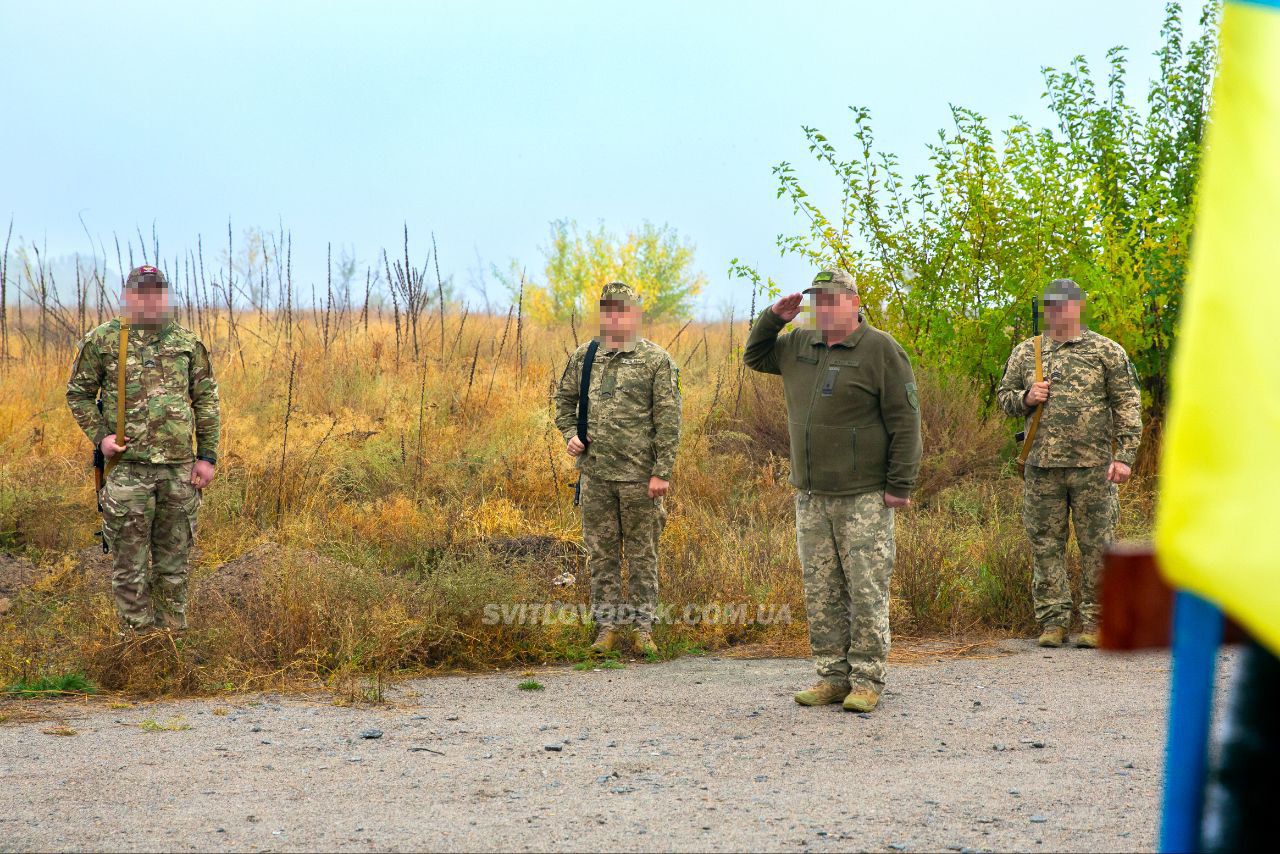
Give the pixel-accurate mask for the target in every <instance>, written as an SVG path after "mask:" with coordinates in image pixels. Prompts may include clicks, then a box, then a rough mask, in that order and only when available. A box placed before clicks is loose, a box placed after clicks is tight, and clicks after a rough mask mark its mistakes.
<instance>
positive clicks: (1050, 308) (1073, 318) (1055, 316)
mask: <svg viewBox="0 0 1280 854" xmlns="http://www.w3.org/2000/svg"><path fill="white" fill-rule="evenodd" d="M1080 306H1081V302H1080V300H1046V301H1045V304H1044V322H1045V323H1047V324H1049V325H1050V326H1054V327H1059V328H1061V327H1064V326H1072V325H1074V324H1076V323H1079V322H1080Z"/></svg>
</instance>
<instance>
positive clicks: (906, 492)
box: [884, 486, 911, 499]
mask: <svg viewBox="0 0 1280 854" xmlns="http://www.w3.org/2000/svg"><path fill="white" fill-rule="evenodd" d="M884 491H885V492H887V493H889V494H890V495H892V496H893V497H894V498H903V499H906V498H910V497H911V487H909V486H885V488H884Z"/></svg>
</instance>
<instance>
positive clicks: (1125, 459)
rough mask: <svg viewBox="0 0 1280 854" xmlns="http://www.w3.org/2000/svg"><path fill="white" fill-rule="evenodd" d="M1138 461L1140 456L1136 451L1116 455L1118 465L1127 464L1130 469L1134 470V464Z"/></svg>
mask: <svg viewBox="0 0 1280 854" xmlns="http://www.w3.org/2000/svg"><path fill="white" fill-rule="evenodd" d="M1137 460H1138V454H1137V452H1136V451H1135V452H1133V453H1119V454H1116V462H1118V463H1124V464H1125V465H1127V466H1128V467H1129V468H1133V464H1134V463H1135V462H1137Z"/></svg>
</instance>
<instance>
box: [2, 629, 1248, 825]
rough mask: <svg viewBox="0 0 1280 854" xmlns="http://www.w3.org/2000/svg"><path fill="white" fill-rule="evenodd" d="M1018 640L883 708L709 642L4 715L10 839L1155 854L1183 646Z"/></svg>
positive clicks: (925, 671) (899, 669) (795, 670)
mask: <svg viewBox="0 0 1280 854" xmlns="http://www.w3.org/2000/svg"><path fill="white" fill-rule="evenodd" d="M998 649H999V650H1000V651H1001V652H1003V653H1006V654H1004V655H1002V656H1000V657H990V658H980V659H979V658H964V659H956V660H949V661H943V662H936V663H931V664H927V665H913V666H901V665H899V666H894V667H892V668H891V672H890V680H891V681H890V686H889V690H888V692H887V693H886V695H885V698H884V700H883V702H882V704H881V706H880V709H879V710H878V711H877V712H875V713H874V714H872V715H857V714H853V713H849V712H844V711H842V710H841V709H840V708H839V707H838V706H835V707H826V708H819V709H807V708H802V707H800V706H797V705H796V704H795V703H794V702H792V700H791V696H790V695H791V693H792V692H793V691H794V690H796V689H798V688H800V687H805V686H807V685H808V684H809V683H810V682H811V681H812V680H811V671H810V670H809V665H808V664H807V663H806V662H804V661H801V660H794V659H764V660H741V659H729V658H714V657H707V658H684V659H680V660H677V661H672V662H666V663H662V664H637V663H631V664H629V665H628V666H627V668H626V669H624V670H605V671H594V672H577V671H574V670H573V669H570V668H563V667H554V668H544V669H540V670H538V672H537V674H536V678H537V679H538V680H539V681H540V682H541V683H543V684H544V685H545V689H544V690H541V691H521V690H517V688H516V685H517V683H519V682H520V681H521V679H522V678H524V677H523V674H521V673H517V672H503V673H495V674H486V675H475V676H449V677H438V678H433V679H424V680H419V681H414V682H410V683H405V684H403V685H400V686H398V688H397V689H396V693H395V696H394V698H393V702H392V703H391V704H390V705H387V706H378V707H369V708H340V707H335V706H332V705H327V704H326V703H325V701H324V700H323V699H320V698H307V697H277V696H273V695H264V696H257V697H243V696H241V697H235V698H228V699H225V700H222V701H217V700H198V701H197V700H190V701H181V702H166V703H150V704H138V705H134V706H132V707H129V708H123V709H120V708H110V707H108V706H107V705H106V704H105V703H103V702H95V703H93V704H90V705H88V706H79V705H77V706H74V710H73V711H71V712H70V713H69V715H68V716H67V717H66V718H64V719H63V720H62V721H61V723H63V724H65V726H66V727H68V728H69V730H71V731H74V733H75V734H74V735H70V734H68V735H63V736H59V735H53V734H48V732H46V731H49V732H52V731H54V730H55V729H56V726H57V723H58V722H50V721H47V720H46V721H43V722H27V723H10V724H7V725H4V726H0V779H2V780H3V781H4V783H3V786H0V850H3V851H28V850H84V849H107V850H127V851H135V850H136V851H142V850H164V851H186V850H200V851H208V850H213V851H262V850H278V851H294V850H316V849H319V850H342V851H348V850H414V849H447V850H476V849H483V850H489V849H517V850H529V849H574V850H584V849H587V850H643V849H654V848H659V849H681V850H705V849H714V850H744V849H747V850H749V849H762V848H763V849H783V850H812V851H825V850H849V849H862V850H873V851H875V850H896V851H915V850H948V849H950V850H956V851H959V850H964V849H973V850H984V849H990V850H1009V849H1018V850H1045V851H1087V850H1107V851H1127V850H1149V849H1151V848H1152V847H1153V845H1154V839H1155V825H1156V802H1157V797H1158V794H1159V783H1160V775H1161V768H1160V755H1161V750H1162V743H1163V722H1164V714H1163V708H1164V705H1165V702H1166V691H1167V682H1168V657H1167V655H1163V654H1144V655H1130V656H1113V655H1108V654H1104V653H1098V652H1091V651H1082V650H1075V649H1062V650H1040V649H1037V648H1036V647H1035V646H1033V645H1032V644H1031V643H1030V642H1022V641H1012V642H1005V643H1004V644H1002V645H1001V646H1000V647H999V648H998ZM1224 657H1229V655H1226V656H1224ZM1229 669H1230V668H1229V667H1225V666H1224V667H1222V668H1220V674H1221V675H1220V678H1221V679H1226V678H1227V677H1226V671H1228V670H1229ZM1220 693H1221V692H1220ZM64 708H65V707H64ZM0 711H3V707H0ZM144 722H153V723H154V724H155V725H158V726H159V727H173V728H172V729H167V728H161V729H158V730H157V729H156V726H152V725H146V726H144ZM182 727H189V728H185V729H183V728H182ZM149 730H150V731H149ZM379 733H380V735H379ZM365 736H376V737H365Z"/></svg>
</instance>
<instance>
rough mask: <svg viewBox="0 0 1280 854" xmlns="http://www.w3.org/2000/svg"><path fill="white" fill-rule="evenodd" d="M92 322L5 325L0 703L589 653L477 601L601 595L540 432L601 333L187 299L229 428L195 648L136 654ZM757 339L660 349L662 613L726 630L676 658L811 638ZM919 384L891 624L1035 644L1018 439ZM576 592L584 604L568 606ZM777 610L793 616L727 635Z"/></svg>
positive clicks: (554, 446)
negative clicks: (19, 692) (564, 374)
mask: <svg viewBox="0 0 1280 854" xmlns="http://www.w3.org/2000/svg"><path fill="white" fill-rule="evenodd" d="M438 304H439V302H438V301H435V302H434V303H432V305H438ZM92 314H93V312H92V311H91V310H90V311H86V310H85V309H84V307H83V306H81V308H80V311H79V312H76V311H74V310H72V311H64V312H62V313H60V314H56V315H55V314H52V313H51V314H50V317H44V316H42V315H40V313H39V312H37V311H33V309H32V307H31V306H30V305H29V304H28V305H27V306H26V315H25V318H23V319H19V318H18V317H17V316H16V315H15V314H14V312H13V311H12V308H11V310H10V313H9V318H8V329H7V338H8V342H7V346H8V355H9V357H8V358H7V359H5V360H4V361H3V364H2V366H0V581H3V582H4V585H5V586H4V587H3V588H0V597H6V598H7V599H8V600H9V601H8V603H7V606H5V608H4V610H5V613H3V614H0V685H3V684H6V683H10V684H13V683H21V682H30V681H32V680H35V679H38V678H39V677H41V676H49V675H58V674H66V673H82V674H84V675H85V676H86V677H88V678H89V679H91V680H93V681H94V682H96V683H98V684H99V685H102V686H104V687H107V688H112V689H120V690H127V691H132V692H137V693H143V694H186V693H209V692H217V691H226V690H240V689H252V688H262V687H267V686H277V687H280V686H317V685H324V686H328V687H331V688H334V689H337V690H340V691H345V692H348V693H350V694H351V695H353V696H359V695H361V694H364V695H366V696H376V695H377V693H378V691H379V686H380V685H381V684H382V682H383V680H385V679H387V678H391V677H394V676H396V675H404V674H410V673H423V672H431V671H439V670H445V669H459V668H492V667H502V666H508V665H518V664H522V663H532V662H543V661H551V660H575V659H578V658H581V657H582V656H583V655H584V647H585V645H586V643H587V642H588V640H589V632H590V627H589V626H584V625H582V624H580V623H569V622H561V621H552V623H551V624H525V625H490V624H488V622H487V621H486V620H485V606H486V605H489V606H491V608H492V607H500V606H502V605H504V604H505V605H511V604H513V603H568V604H578V603H583V602H585V601H586V598H587V585H586V576H585V573H584V567H583V559H582V553H581V549H580V545H579V544H580V534H579V530H578V520H577V517H576V514H575V510H574V507H573V506H572V496H573V490H572V483H573V480H574V477H575V475H574V472H573V469H572V467H571V465H570V460H569V458H568V457H567V456H566V455H565V454H564V451H563V447H562V441H561V439H560V436H559V434H558V433H557V431H556V430H555V429H554V427H553V425H552V423H551V417H550V414H549V412H550V397H551V390H552V388H553V385H554V383H555V381H556V380H557V379H558V378H559V374H560V371H561V370H562V368H563V364H564V361H565V359H566V357H567V355H568V353H569V352H570V350H571V349H572V348H573V346H574V344H575V341H576V340H578V339H581V338H583V337H585V336H587V335H589V334H590V333H589V332H586V331H584V330H586V329H590V326H591V321H584V322H579V323H577V324H572V325H566V326H564V327H563V328H560V327H557V328H545V327H543V326H541V325H538V324H535V323H533V322H531V321H530V320H529V319H528V318H526V317H523V316H522V315H521V313H520V312H518V311H512V312H511V313H510V314H506V315H501V316H493V315H482V314H478V313H475V312H470V311H467V310H465V309H463V308H462V307H460V306H452V305H450V306H448V307H447V308H446V310H445V312H443V316H441V313H440V312H439V311H437V310H434V309H433V308H432V307H426V308H424V309H423V310H422V312H421V314H420V316H419V317H418V318H417V322H416V323H415V324H412V325H411V324H410V320H409V319H408V318H407V316H406V315H405V314H404V312H403V310H402V309H401V310H397V311H396V312H394V313H393V311H391V310H389V309H387V310H381V311H380V310H378V309H377V308H375V307H366V308H364V309H362V308H360V307H359V306H356V307H355V308H352V309H349V310H345V311H342V310H334V309H329V310H311V309H307V310H298V309H296V308H292V307H291V308H289V309H288V310H285V311H268V310H257V311H249V310H240V311H237V312H236V314H235V315H234V316H229V315H228V313H227V312H226V310H225V308H224V309H222V310H214V309H212V308H210V306H209V302H208V301H206V302H205V303H204V304H203V305H201V304H200V303H199V301H198V300H197V302H196V303H195V305H194V306H192V305H189V304H188V305H184V307H183V308H181V309H180V319H181V320H182V322H183V323H184V324H187V325H189V326H191V327H192V328H197V329H199V330H200V332H201V334H202V336H203V337H204V339H205V340H206V342H207V343H208V344H209V346H210V349H211V350H212V351H213V354H214V360H215V367H216V370H217V376H218V380H219V383H220V386H221V394H222V404H223V419H224V430H223V437H222V447H221V461H220V464H219V466H218V476H217V480H216V481H215V483H214V484H213V486H212V487H211V488H210V489H209V490H207V492H206V494H205V497H204V504H203V508H202V511H201V519H200V528H199V538H198V546H197V551H196V553H195V554H194V556H193V570H192V577H193V582H192V584H193V587H192V589H193V594H192V604H191V607H190V616H191V626H192V627H191V630H190V632H189V633H188V634H187V635H186V637H184V638H182V639H179V640H176V641H175V640H172V639H169V638H168V637H166V636H159V637H154V638H144V639H142V640H138V639H122V638H121V637H119V636H118V634H117V624H116V620H115V616H114V614H113V611H112V607H111V603H110V599H109V596H108V581H107V578H108V576H107V571H106V562H105V561H104V559H103V558H102V556H101V553H100V551H99V550H98V548H97V546H96V545H95V543H96V540H95V539H94V537H93V533H94V531H95V529H96V525H97V518H96V514H95V508H94V501H93V489H92V476H91V470H90V468H89V457H90V447H89V443H88V441H87V440H86V439H85V437H84V436H83V435H82V434H81V433H80V431H79V430H78V429H77V427H76V425H75V424H74V422H73V421H72V419H71V417H70V415H69V413H68V412H67V410H66V406H65V403H64V400H63V393H64V384H65V381H66V377H67V374H68V371H69V365H70V362H71V360H72V358H73V354H74V346H75V336H76V335H78V334H79V333H80V331H81V330H83V329H84V328H87V327H89V326H92V325H93V322H94V320H95V318H93V317H92V316H91V315H92ZM50 318H52V319H50ZM54 321H60V323H58V322H54ZM232 323H234V326H233V325H232ZM747 325H748V324H747V320H746V319H745V318H738V319H736V320H734V321H732V322H719V323H703V322H690V323H687V324H684V325H680V324H659V325H657V326H656V327H650V328H648V329H647V330H646V336H647V337H649V338H650V339H652V340H654V341H656V342H657V343H659V344H660V345H662V346H664V347H667V348H668V349H669V350H670V351H671V352H672V354H673V355H674V357H675V359H676V361H677V362H678V364H680V365H681V370H682V385H683V389H684V419H685V420H684V425H685V426H684V435H683V439H682V444H681V450H680V455H679V459H678V462H677V466H676V471H675V475H674V478H673V492H672V494H671V496H670V499H669V501H670V504H669V509H670V519H669V522H668V525H667V528H666V531H665V534H664V536H663V540H662V577H661V584H662V587H661V590H662V601H663V602H664V603H670V604H672V605H674V606H675V610H676V612H677V613H682V612H683V611H684V609H685V608H686V606H692V607H693V608H694V609H695V612H696V613H698V614H703V613H709V614H710V616H711V617H714V616H715V614H716V610H715V609H714V608H712V609H711V610H710V611H709V612H706V611H704V609H706V608H708V607H709V606H713V605H720V606H729V615H730V617H731V619H728V620H726V619H723V614H724V611H723V610H721V611H720V614H721V617H722V618H721V619H719V620H715V619H707V620H701V621H698V622H697V623H688V624H685V623H682V624H678V625H667V626H663V627H661V628H660V629H659V631H658V633H657V639H658V641H659V643H660V645H661V646H662V650H663V655H664V656H675V655H679V654H682V653H685V652H689V651H693V650H697V649H712V648H720V647H724V646H727V645H741V644H766V645H768V647H769V648H770V649H773V650H793V651H797V652H800V651H803V649H804V646H805V643H804V639H805V628H804V608H803V599H802V595H801V587H800V572H799V566H798V563H797V560H796V555H795V543H794V526H793V521H792V504H791V493H792V490H791V488H790V487H789V486H788V485H787V482H786V481H787V471H788V462H787V459H786V447H787V445H786V435H785V420H784V417H783V411H782V397H781V392H780V387H779V384H778V381H777V379H776V378H773V377H764V376H761V375H756V374H753V373H752V372H750V371H748V370H745V369H744V366H743V364H742V362H741V358H740V352H741V346H742V343H743V341H744V340H745V335H746V331H747ZM917 369H918V373H919V375H920V386H921V397H922V413H923V420H924V426H925V462H924V468H923V471H922V475H921V482H920V488H919V491H918V493H917V496H916V500H915V503H914V505H913V506H912V507H911V508H910V509H909V510H907V511H906V512H901V513H900V514H899V517H898V520H899V522H898V563H897V569H896V572H895V576H894V589H893V601H892V618H893V623H894V627H895V631H896V632H897V633H898V635H899V636H904V635H905V636H926V635H930V636H935V635H947V636H957V637H970V636H974V635H987V634H1008V633H1018V632H1026V631H1029V630H1031V629H1032V628H1033V621H1032V615H1031V606H1030V589H1029V588H1030V580H1029V577H1030V555H1029V553H1028V550H1027V548H1026V544H1025V540H1024V538H1023V536H1022V533H1021V526H1020V523H1019V519H1018V507H1019V500H1020V498H1019V496H1020V491H1019V485H1018V481H1017V480H1016V477H1015V476H1014V475H1013V473H1012V466H1011V465H1010V463H1009V461H1008V458H1009V456H1010V454H1011V452H1012V450H1013V448H1012V441H1011V440H1010V438H1009V435H1010V432H1011V430H1010V429H1009V427H1008V425H1007V424H1005V423H1004V422H1003V421H1002V420H999V419H993V418H989V417H985V416H983V415H982V414H980V412H981V408H980V405H979V402H978V399H977V396H976V394H975V393H974V392H973V390H972V389H970V388H969V387H967V386H966V385H965V384H963V383H960V382H955V381H949V380H947V379H945V378H942V377H937V376H934V375H932V373H931V372H930V370H929V368H928V366H927V365H919V366H917ZM1150 494H1151V490H1150V488H1149V486H1148V485H1146V484H1144V483H1143V482H1134V483H1132V484H1130V485H1128V486H1127V487H1126V488H1125V490H1124V492H1123V496H1124V512H1123V517H1122V530H1123V533H1124V534H1125V535H1126V536H1141V535H1144V534H1145V531H1146V529H1147V526H1148V524H1149V518H1150V512H1151V498H1150ZM1073 552H1074V547H1073ZM566 571H567V572H571V573H573V574H574V575H575V576H576V578H577V583H576V584H574V585H571V586H556V585H554V584H553V583H552V582H553V579H555V578H556V577H557V576H559V575H561V573H564V572H566ZM744 605H745V606H747V607H746V608H745V609H742V610H737V609H739V608H740V607H741V606H744ZM760 605H763V606H765V608H766V609H767V610H770V611H771V612H772V613H774V614H775V615H776V614H778V613H779V609H780V608H781V609H782V612H783V613H785V611H786V610H787V609H789V611H790V614H791V615H792V620H791V621H790V622H789V623H787V622H777V621H775V622H773V623H771V624H761V623H758V622H757V623H751V622H746V623H744V622H742V621H741V620H740V619H732V617H734V616H735V614H736V616H738V617H740V616H741V614H742V613H744V612H746V613H750V614H756V613H757V606H760ZM782 606H785V608H782ZM125 653H127V654H125Z"/></svg>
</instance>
